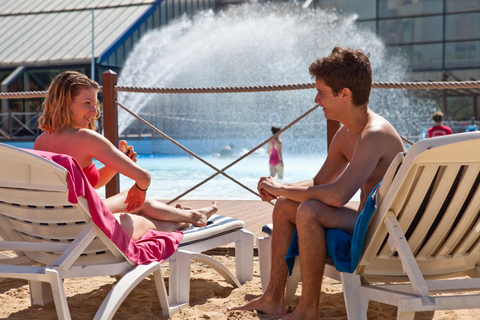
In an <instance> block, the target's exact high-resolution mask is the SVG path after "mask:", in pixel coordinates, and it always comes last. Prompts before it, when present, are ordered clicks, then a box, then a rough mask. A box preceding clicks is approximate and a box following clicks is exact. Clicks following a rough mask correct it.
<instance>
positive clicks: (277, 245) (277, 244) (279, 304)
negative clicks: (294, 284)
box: [229, 198, 299, 314]
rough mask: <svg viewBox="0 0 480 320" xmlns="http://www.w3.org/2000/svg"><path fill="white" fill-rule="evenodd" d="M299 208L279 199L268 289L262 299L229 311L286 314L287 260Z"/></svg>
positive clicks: (274, 215)
mask: <svg viewBox="0 0 480 320" xmlns="http://www.w3.org/2000/svg"><path fill="white" fill-rule="evenodd" d="M298 206H299V203H298V202H294V201H291V200H288V199H286V198H279V199H277V202H276V204H275V208H274V209H273V214H272V220H273V232H272V264H271V270H270V281H269V283H268V286H267V289H266V290H265V293H264V294H263V295H262V296H261V297H259V298H257V299H255V300H252V301H250V302H248V303H246V304H244V305H242V306H239V307H235V308H229V310H257V311H259V312H262V313H266V314H285V303H284V295H285V284H286V282H287V275H288V268H287V264H286V262H285V258H286V256H287V251H288V247H289V246H290V241H291V240H292V236H293V232H294V231H295V216H296V213H297V208H298Z"/></svg>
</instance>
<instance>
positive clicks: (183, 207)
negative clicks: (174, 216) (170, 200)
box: [175, 203, 192, 210]
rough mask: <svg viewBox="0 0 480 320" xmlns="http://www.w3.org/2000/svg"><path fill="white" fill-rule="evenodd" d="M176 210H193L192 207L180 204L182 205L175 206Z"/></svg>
mask: <svg viewBox="0 0 480 320" xmlns="http://www.w3.org/2000/svg"><path fill="white" fill-rule="evenodd" d="M175 208H177V209H182V210H192V208H191V207H189V206H184V205H183V204H180V203H177V204H176V205H175Z"/></svg>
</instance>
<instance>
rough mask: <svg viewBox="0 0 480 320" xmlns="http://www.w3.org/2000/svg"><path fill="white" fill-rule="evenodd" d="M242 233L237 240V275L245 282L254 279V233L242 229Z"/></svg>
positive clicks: (241, 281)
mask: <svg viewBox="0 0 480 320" xmlns="http://www.w3.org/2000/svg"><path fill="white" fill-rule="evenodd" d="M240 234H241V235H240V240H238V241H235V275H236V276H237V279H238V281H240V283H245V282H247V281H250V280H252V279H253V233H251V232H250V231H247V230H243V229H242V230H240Z"/></svg>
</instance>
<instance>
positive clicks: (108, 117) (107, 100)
mask: <svg viewBox="0 0 480 320" xmlns="http://www.w3.org/2000/svg"><path fill="white" fill-rule="evenodd" d="M102 84H103V135H104V136H105V138H107V139H108V140H110V142H111V143H113V145H114V146H116V147H118V108H117V92H116V91H115V85H116V84H117V74H116V73H115V72H113V71H112V70H108V71H105V72H104V73H103V74H102ZM119 192H120V177H119V175H118V173H117V174H116V175H115V176H114V177H113V179H112V180H110V182H109V183H107V185H106V186H105V196H106V197H107V198H108V197H111V196H113V195H115V194H117V193H119Z"/></svg>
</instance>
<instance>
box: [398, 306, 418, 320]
mask: <svg viewBox="0 0 480 320" xmlns="http://www.w3.org/2000/svg"><path fill="white" fill-rule="evenodd" d="M414 318H415V312H414V311H410V312H402V311H401V310H400V308H399V309H398V311H397V320H413V319H414Z"/></svg>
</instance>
